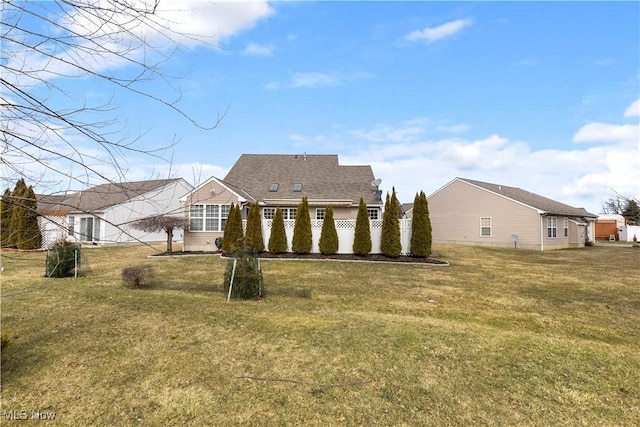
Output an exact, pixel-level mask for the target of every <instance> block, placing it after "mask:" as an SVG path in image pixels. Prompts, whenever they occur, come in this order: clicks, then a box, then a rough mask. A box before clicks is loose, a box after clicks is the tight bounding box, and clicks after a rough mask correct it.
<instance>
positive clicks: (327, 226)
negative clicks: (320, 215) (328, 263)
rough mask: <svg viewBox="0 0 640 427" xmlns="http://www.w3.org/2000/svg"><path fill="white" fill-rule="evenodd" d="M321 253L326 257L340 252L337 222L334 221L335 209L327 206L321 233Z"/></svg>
mask: <svg viewBox="0 0 640 427" xmlns="http://www.w3.org/2000/svg"><path fill="white" fill-rule="evenodd" d="M318 244H319V246H320V252H321V253H323V254H325V255H331V254H335V253H336V252H338V232H337V231H336V222H335V221H334V219H333V208H332V207H331V206H327V210H326V211H325V214H324V221H323V222H322V231H321V232H320V242H318Z"/></svg>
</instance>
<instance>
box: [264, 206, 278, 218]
mask: <svg viewBox="0 0 640 427" xmlns="http://www.w3.org/2000/svg"><path fill="white" fill-rule="evenodd" d="M275 214H276V208H264V209H262V217H263V218H264V219H273V217H274V216H275Z"/></svg>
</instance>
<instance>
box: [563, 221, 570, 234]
mask: <svg viewBox="0 0 640 427" xmlns="http://www.w3.org/2000/svg"><path fill="white" fill-rule="evenodd" d="M562 234H563V236H564V237H569V218H564V219H563V220H562Z"/></svg>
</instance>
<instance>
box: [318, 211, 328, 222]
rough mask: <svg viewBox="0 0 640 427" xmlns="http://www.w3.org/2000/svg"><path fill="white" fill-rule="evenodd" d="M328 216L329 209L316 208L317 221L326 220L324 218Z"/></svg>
mask: <svg viewBox="0 0 640 427" xmlns="http://www.w3.org/2000/svg"><path fill="white" fill-rule="evenodd" d="M326 214H327V208H316V219H318V220H324V217H325V215H326Z"/></svg>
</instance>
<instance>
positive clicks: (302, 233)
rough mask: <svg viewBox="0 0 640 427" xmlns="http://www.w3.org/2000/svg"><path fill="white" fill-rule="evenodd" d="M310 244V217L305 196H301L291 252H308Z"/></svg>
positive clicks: (311, 241) (311, 239) (311, 243)
mask: <svg viewBox="0 0 640 427" xmlns="http://www.w3.org/2000/svg"><path fill="white" fill-rule="evenodd" d="M312 245H313V238H312V235H311V218H309V202H307V197H306V196H305V197H303V198H302V203H300V204H299V205H298V213H297V214H296V222H295V225H294V227H293V240H292V242H291V246H292V249H293V252H295V253H297V254H308V253H309V252H311V246H312Z"/></svg>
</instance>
